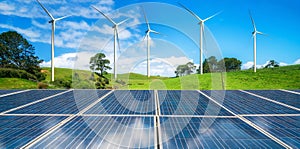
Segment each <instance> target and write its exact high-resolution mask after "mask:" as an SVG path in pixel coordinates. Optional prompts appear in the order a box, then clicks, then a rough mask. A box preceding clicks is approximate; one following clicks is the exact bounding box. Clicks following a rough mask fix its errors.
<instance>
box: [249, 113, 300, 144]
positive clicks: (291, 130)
mask: <svg viewBox="0 0 300 149" xmlns="http://www.w3.org/2000/svg"><path fill="white" fill-rule="evenodd" d="M247 119H249V120H251V121H252V122H253V123H255V124H257V125H258V126H260V127H262V128H264V129H265V130H266V131H268V132H269V133H271V134H273V135H274V136H277V137H278V138H279V139H281V140H282V141H284V142H285V143H287V144H289V145H290V146H291V147H293V148H299V147H300V116H281V117H275V116H274V117H273V116H272V117H270V116H268V117H247Z"/></svg>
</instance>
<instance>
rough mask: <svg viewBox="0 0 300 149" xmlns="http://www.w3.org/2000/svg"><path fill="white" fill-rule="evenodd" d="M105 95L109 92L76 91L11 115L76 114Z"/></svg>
mask: <svg viewBox="0 0 300 149" xmlns="http://www.w3.org/2000/svg"><path fill="white" fill-rule="evenodd" d="M105 93H108V91H107V90H106V91H105V90H101V91H97V92H95V91H93V90H76V91H72V92H68V93H65V94H62V95H59V96H56V97H53V98H50V99H47V100H45V101H42V102H38V103H36V104H33V105H30V106H28V107H24V108H21V109H19V110H15V111H12V112H10V113H9V114H22V113H27V114H76V113H78V112H79V111H80V110H82V109H83V108H85V107H87V106H88V105H90V104H91V103H93V102H95V101H96V100H97V99H99V97H101V96H103V95H104V94H105ZM74 95H75V96H76V99H77V100H76V99H75V97H74Z"/></svg>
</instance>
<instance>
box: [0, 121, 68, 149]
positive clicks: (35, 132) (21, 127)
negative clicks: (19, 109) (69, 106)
mask: <svg viewBox="0 0 300 149" xmlns="http://www.w3.org/2000/svg"><path fill="white" fill-rule="evenodd" d="M64 118H65V117H44V116H0V122H1V123H0V148H20V147H22V146H23V145H25V144H26V143H28V142H29V141H31V140H32V139H34V138H35V137H38V136H39V135H40V134H42V133H43V132H45V131H47V130H49V129H50V128H51V127H53V126H54V125H56V124H57V123H59V122H60V121H61V120H63V119H64Z"/></svg>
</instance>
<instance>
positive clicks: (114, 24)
mask: <svg viewBox="0 0 300 149" xmlns="http://www.w3.org/2000/svg"><path fill="white" fill-rule="evenodd" d="M92 7H93V8H94V9H95V10H97V11H98V12H99V13H101V14H102V15H103V16H104V17H105V18H106V19H107V20H109V21H110V22H111V23H112V24H113V26H112V28H113V29H114V79H115V80H116V79H117V51H116V49H117V44H118V47H119V49H120V42H119V33H118V27H119V25H121V24H123V23H124V22H126V21H127V20H128V19H125V20H123V21H121V22H119V23H116V22H115V21H113V20H112V19H111V18H110V17H108V16H106V15H105V14H104V13H103V12H101V11H100V10H99V9H98V8H96V7H95V6H92Z"/></svg>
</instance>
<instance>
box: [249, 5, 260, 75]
mask: <svg viewBox="0 0 300 149" xmlns="http://www.w3.org/2000/svg"><path fill="white" fill-rule="evenodd" d="M249 15H250V18H251V22H252V25H253V28H254V31H253V32H252V36H253V57H254V58H253V59H254V60H253V61H254V62H253V63H254V66H253V71H254V72H256V35H257V34H260V35H263V33H262V32H259V31H257V29H256V25H255V22H254V19H253V18H252V15H251V12H250V11H249Z"/></svg>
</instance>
